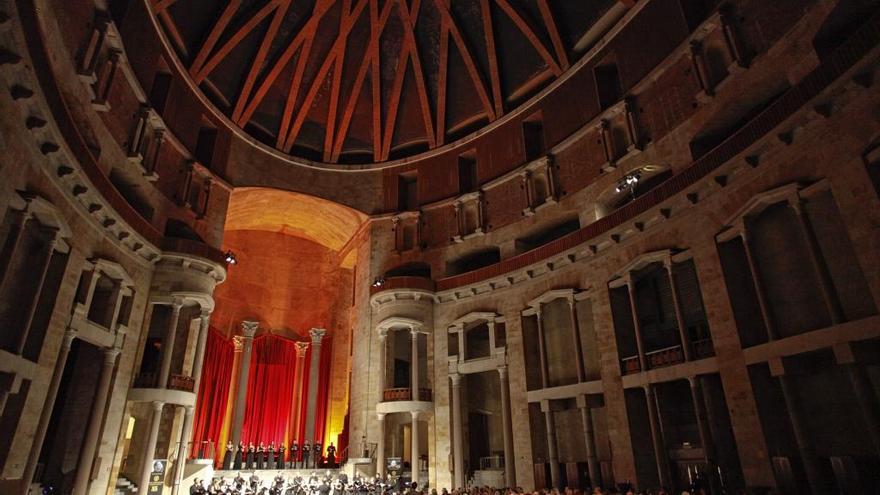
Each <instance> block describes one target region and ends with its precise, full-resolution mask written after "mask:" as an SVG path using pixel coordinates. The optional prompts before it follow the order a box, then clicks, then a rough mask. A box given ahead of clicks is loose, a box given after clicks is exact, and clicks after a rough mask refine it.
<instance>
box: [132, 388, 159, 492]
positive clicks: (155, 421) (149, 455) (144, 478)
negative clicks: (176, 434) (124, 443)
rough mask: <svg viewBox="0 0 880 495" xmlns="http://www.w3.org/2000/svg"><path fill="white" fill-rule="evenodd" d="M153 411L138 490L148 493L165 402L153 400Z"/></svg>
mask: <svg viewBox="0 0 880 495" xmlns="http://www.w3.org/2000/svg"><path fill="white" fill-rule="evenodd" d="M152 406H153V411H152V413H153V414H152V415H151V416H150V433H149V435H148V436H147V443H146V445H145V446H144V449H143V455H144V458H143V459H142V460H141V479H140V482H139V483H138V492H140V493H147V486H149V484H150V473H151V472H152V471H153V455H155V453H156V442H157V441H158V440H159V425H161V423H162V408H163V407H164V406H165V403H164V402H161V401H153V402H152Z"/></svg>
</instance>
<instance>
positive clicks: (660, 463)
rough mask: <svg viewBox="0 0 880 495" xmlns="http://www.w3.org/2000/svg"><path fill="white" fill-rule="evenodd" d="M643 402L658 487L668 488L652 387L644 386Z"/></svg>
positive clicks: (658, 416)
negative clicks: (658, 482) (649, 431)
mask: <svg viewBox="0 0 880 495" xmlns="http://www.w3.org/2000/svg"><path fill="white" fill-rule="evenodd" d="M645 400H646V401H647V405H648V422H649V423H650V426H651V440H652V442H653V444H654V458H655V460H656V461H657V477H658V478H659V481H660V486H665V487H669V481H670V478H669V471H668V468H667V466H668V463H667V461H666V442H665V441H664V440H663V432H662V431H661V430H660V415H659V412H658V411H657V396H656V395H655V392H654V385H651V384H649V385H647V386H645Z"/></svg>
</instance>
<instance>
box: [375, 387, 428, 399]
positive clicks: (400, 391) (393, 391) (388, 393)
mask: <svg viewBox="0 0 880 495" xmlns="http://www.w3.org/2000/svg"><path fill="white" fill-rule="evenodd" d="M411 400H413V398H412V389H410V388H388V389H385V390H384V391H383V393H382V401H383V402H399V401H411ZM417 400H419V401H421V402H432V401H433V400H434V396H433V394H432V392H431V389H430V388H420V389H419V398H418V399H417Z"/></svg>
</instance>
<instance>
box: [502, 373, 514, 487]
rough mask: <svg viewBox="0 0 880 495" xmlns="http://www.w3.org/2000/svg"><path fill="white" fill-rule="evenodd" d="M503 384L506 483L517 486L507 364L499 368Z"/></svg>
mask: <svg viewBox="0 0 880 495" xmlns="http://www.w3.org/2000/svg"><path fill="white" fill-rule="evenodd" d="M498 377H499V379H500V380H499V385H500V386H501V425H502V430H503V434H504V484H505V485H506V486H507V487H508V488H511V487H514V486H516V474H515V473H516V471H514V459H513V424H512V422H511V420H510V387H509V383H508V379H507V366H501V367H499V368H498Z"/></svg>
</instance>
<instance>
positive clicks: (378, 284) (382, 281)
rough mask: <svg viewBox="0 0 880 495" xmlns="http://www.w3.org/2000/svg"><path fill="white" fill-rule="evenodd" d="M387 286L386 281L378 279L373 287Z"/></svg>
mask: <svg viewBox="0 0 880 495" xmlns="http://www.w3.org/2000/svg"><path fill="white" fill-rule="evenodd" d="M383 285H385V279H384V278H382V277H376V280H374V281H373V287H382V286H383Z"/></svg>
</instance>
